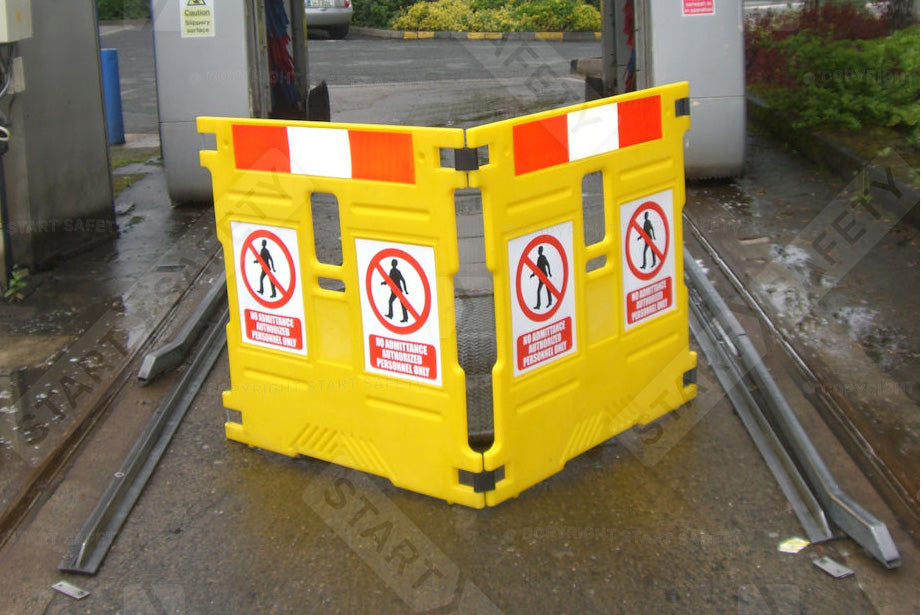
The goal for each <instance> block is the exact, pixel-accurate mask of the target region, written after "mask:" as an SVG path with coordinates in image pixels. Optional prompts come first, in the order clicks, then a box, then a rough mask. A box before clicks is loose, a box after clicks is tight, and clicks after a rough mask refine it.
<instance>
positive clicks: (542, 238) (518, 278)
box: [515, 234, 570, 322]
mask: <svg viewBox="0 0 922 615" xmlns="http://www.w3.org/2000/svg"><path fill="white" fill-rule="evenodd" d="M542 243H546V244H550V245H551V247H553V248H554V249H555V250H557V253H558V254H560V262H561V265H562V266H563V283H562V284H561V285H560V290H558V291H557V292H556V293H553V294H554V298H555V299H556V301H555V302H554V305H552V306H551V309H550V310H548V311H547V312H545V313H544V314H539V313H538V312H535V311H534V310H533V309H531V307H529V305H528V302H527V301H525V297H524V296H522V269H523V268H524V267H525V261H528V262H529V263H531V261H530V260H529V259H528V255H529V254H530V253H531V251H532V249H534V248H535V246H537V245H538V244H542ZM569 277H570V265H569V262H568V261H567V253H566V251H565V250H564V249H563V244H562V243H560V240H559V239H557V238H556V237H554V236H553V235H546V234H545V235H538V236H537V237H535V238H534V239H532V240H531V241H529V242H528V245H527V246H525V250H523V251H522V256H520V257H519V266H518V268H517V269H516V271H515V294H516V298H517V299H518V301H519V308H520V309H521V310H522V313H523V314H525V316H527V317H528V318H529V319H530V320H533V321H535V322H544V321H545V320H548V319H550V318H551V317H552V316H553V315H554V314H556V313H557V310H559V309H560V304H561V303H562V299H563V297H564V295H565V294H566V292H567V282H568V281H569ZM546 285H547V284H546ZM549 287H550V288H554V287H553V286H549ZM555 290H556V289H555Z"/></svg>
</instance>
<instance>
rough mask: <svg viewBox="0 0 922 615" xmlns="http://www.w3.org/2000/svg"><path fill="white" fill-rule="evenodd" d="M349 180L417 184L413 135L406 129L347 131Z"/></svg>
mask: <svg viewBox="0 0 922 615" xmlns="http://www.w3.org/2000/svg"><path fill="white" fill-rule="evenodd" d="M349 149H350V150H351V152H352V179H371V180H378V181H385V182H399V183H403V184H414V183H416V167H415V166H414V164H413V135H411V134H410V133H408V132H369V131H362V130H350V131H349Z"/></svg>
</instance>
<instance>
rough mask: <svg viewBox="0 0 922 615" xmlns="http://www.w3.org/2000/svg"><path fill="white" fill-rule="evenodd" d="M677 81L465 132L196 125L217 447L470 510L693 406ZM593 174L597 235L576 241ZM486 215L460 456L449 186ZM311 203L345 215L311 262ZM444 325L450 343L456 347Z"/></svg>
mask: <svg viewBox="0 0 922 615" xmlns="http://www.w3.org/2000/svg"><path fill="white" fill-rule="evenodd" d="M688 108H689V106H688V85H687V84H684V83H679V84H673V85H668V86H663V87H658V88H653V89H649V90H645V91H641V92H634V93H631V94H626V95H623V96H619V97H614V98H609V99H604V100H598V101H593V102H590V103H584V104H581V105H576V106H572V107H568V108H564V109H558V110H554V111H548V112H545V113H540V114H536V115H530V116H526V117H520V118H516V119H511V120H505V121H501V122H496V123H493V124H488V125H485V126H480V127H476V128H471V129H467V130H463V129H456V128H417V127H399V126H375V125H353V124H329V123H313V122H282V121H271V120H253V119H233V118H215V117H208V118H200V119H199V120H198V129H199V131H200V132H202V133H205V134H213V135H215V142H216V148H217V149H216V150H211V151H203V152H202V153H201V161H202V164H203V166H205V167H207V168H208V169H209V170H210V171H211V174H212V179H213V185H214V202H215V215H216V220H217V232H218V235H219V239H220V240H221V243H222V245H223V249H224V258H225V263H226V267H227V282H228V300H229V307H230V314H231V319H230V323H229V325H228V328H227V337H228V353H229V361H230V371H231V389H230V390H229V391H227V392H225V394H224V405H225V407H226V408H227V422H226V431H227V435H228V437H229V438H231V439H233V440H238V441H240V442H244V443H246V444H249V445H252V446H256V447H260V448H264V449H268V450H272V451H276V452H279V453H283V454H286V455H291V456H295V455H308V456H311V457H315V458H318V459H324V460H328V461H331V462H334V463H338V464H341V465H344V466H348V467H351V468H355V469H358V470H362V471H366V472H370V473H373V474H377V475H380V476H384V477H386V478H388V479H389V480H391V481H392V482H393V483H394V484H395V485H397V486H400V487H403V488H406V489H410V490H413V491H417V492H420V493H424V494H428V495H431V496H434V497H438V498H442V499H445V500H447V501H450V502H457V503H461V504H465V505H467V506H471V507H475V508H481V507H483V506H490V505H495V504H498V503H500V502H502V501H503V500H506V499H508V498H511V497H515V496H517V495H518V494H519V493H520V492H521V491H523V490H524V489H526V488H528V487H529V486H532V485H534V484H535V483H537V482H539V481H541V480H543V479H545V478H547V477H549V476H551V475H553V474H554V473H556V472H558V471H559V470H561V469H562V468H563V466H564V464H565V463H566V462H567V460H569V459H571V458H573V457H575V456H577V455H579V454H580V453H582V452H584V451H586V450H588V449H589V448H591V447H593V446H596V445H597V444H599V443H601V442H603V441H605V440H606V439H608V438H610V437H612V436H613V435H615V434H618V433H620V432H622V431H624V430H626V429H628V428H630V427H631V426H633V425H637V424H645V423H648V422H650V421H653V420H655V419H656V418H658V417H660V416H662V415H663V414H665V413H667V412H669V411H671V410H673V409H675V408H677V407H678V406H680V405H682V404H683V403H685V402H687V401H689V400H690V399H692V398H693V397H694V396H695V392H696V385H695V369H696V355H695V353H693V352H691V351H690V350H689V339H688V311H687V309H688V308H687V291H686V288H685V283H684V281H683V275H682V271H683V260H682V259H683V254H682V250H681V246H682V225H681V220H682V218H681V210H682V206H683V204H684V202H685V187H684V181H685V178H684V172H683V148H682V141H683V136H684V134H685V132H686V131H687V130H688V127H689V118H688ZM591 174H600V175H601V178H602V185H603V197H604V234H603V236H602V238H601V239H600V240H598V241H594V242H593V243H589V244H588V245H587V242H586V241H585V239H584V238H585V237H586V233H585V230H586V229H585V227H586V226H587V222H586V220H584V215H583V202H582V190H581V186H582V182H583V180H584V178H585V177H586V176H587V175H591ZM467 189H476V190H478V191H479V194H480V196H481V198H482V207H483V227H484V249H485V255H486V268H487V270H488V271H489V276H490V278H491V281H492V287H493V293H492V316H493V319H494V322H495V330H494V331H493V332H492V334H493V336H494V337H495V349H496V350H495V352H496V360H495V362H494V363H493V365H492V368H491V370H490V378H489V380H488V383H487V386H488V387H489V388H490V389H491V391H490V395H489V397H490V398H491V399H492V405H491V407H490V409H489V411H490V412H491V414H492V416H491V419H492V421H491V422H492V425H493V429H492V434H491V438H490V441H489V442H486V443H484V444H483V446H477V447H475V446H472V444H471V437H470V436H471V434H470V430H469V425H468V422H469V421H468V408H467V405H468V401H469V400H468V397H469V396H470V395H469V388H468V387H467V386H466V382H465V379H466V376H467V374H466V373H465V371H464V370H463V369H462V367H461V365H460V364H459V356H461V355H463V354H465V352H467V349H465V347H464V346H465V345H466V344H467V339H466V336H465V332H464V331H463V330H459V328H458V326H457V324H458V317H459V314H458V311H459V309H463V303H461V302H459V301H458V295H459V292H458V291H459V289H458V288H457V287H456V283H455V275H456V273H457V272H458V271H459V266H463V263H462V262H460V260H459V246H458V235H457V228H456V224H457V219H458V218H457V217H456V193H457V192H459V191H463V190H467ZM315 194H325V195H333V196H334V197H335V199H336V201H337V203H338V207H339V210H338V211H339V228H338V229H337V230H338V231H339V233H340V242H341V254H342V258H341V262H339V263H331V262H327V261H328V260H329V259H322V258H321V257H320V252H321V251H322V250H321V249H320V247H319V246H320V244H321V243H322V242H323V241H325V240H326V239H328V238H324V237H318V236H316V230H315V229H316V228H317V227H316V226H315V224H314V222H315V221H314V220H313V219H312V218H313V217H314V216H315V215H317V212H316V211H315V207H314V199H313V198H312V197H313V195H315ZM456 332H457V333H456Z"/></svg>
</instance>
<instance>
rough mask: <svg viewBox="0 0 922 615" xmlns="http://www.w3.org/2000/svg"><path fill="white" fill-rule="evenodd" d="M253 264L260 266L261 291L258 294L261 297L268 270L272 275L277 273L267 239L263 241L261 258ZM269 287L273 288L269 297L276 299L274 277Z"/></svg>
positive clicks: (270, 277)
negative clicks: (267, 245)
mask: <svg viewBox="0 0 922 615" xmlns="http://www.w3.org/2000/svg"><path fill="white" fill-rule="evenodd" d="M260 260H262V263H260ZM253 262H254V263H258V264H260V268H259V270H260V274H259V290H257V291H256V292H258V293H259V294H260V295H261V294H263V282H265V280H266V276H267V275H269V271H268V269H271V270H272V273H275V263H274V262H272V255H271V254H270V253H269V248H267V247H266V240H265V239H263V247H262V249H261V250H260V251H259V258H257V259H256V260H254V261H253ZM267 268H268V269H267ZM269 286H271V287H272V294H271V295H269V298H270V299H272V298H274V297H275V282H274V281H273V278H272V276H269Z"/></svg>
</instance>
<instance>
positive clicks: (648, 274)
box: [624, 201, 669, 280]
mask: <svg viewBox="0 0 922 615" xmlns="http://www.w3.org/2000/svg"><path fill="white" fill-rule="evenodd" d="M651 209H652V210H653V212H654V213H656V214H657V215H659V217H660V219H661V220H662V221H663V235H664V236H665V238H666V241H665V243H664V244H663V253H662V254H659V253H658V252H657V251H656V244H653V245H651V246H650V249H651V250H653V252H654V254H656V256H658V257H659V265H657V266H656V267H654V268H653V269H651V270H650V271H641V270H640V269H639V268H638V267H637V265H635V264H634V261H633V260H631V230H632V229H634V228H635V227H637V228H641V226H640V224H639V223H638V221H637V220H638V218H639V217H640V214H641V213H643V212H644V211H649V210H651ZM641 239H643V236H641ZM644 242H646V239H644ZM647 245H649V244H647ZM668 255H669V221H668V220H667V219H666V212H665V211H663V208H662V207H660V205H659V203H657V202H656V201H647V202H645V203H644V204H643V205H641V206H640V207H638V208H637V209H636V210H635V211H634V215H633V216H631V221H630V222H629V223H628V225H627V235H625V237H624V257H625V258H626V259H627V266H628V267H629V268H630V270H631V273H633V274H634V275H635V276H637V278H638V279H641V280H650V279H652V278H653V277H655V276H656V274H658V273H659V272H660V270H661V269H662V268H663V264H664V263H665V262H666V257H667V256H668Z"/></svg>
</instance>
